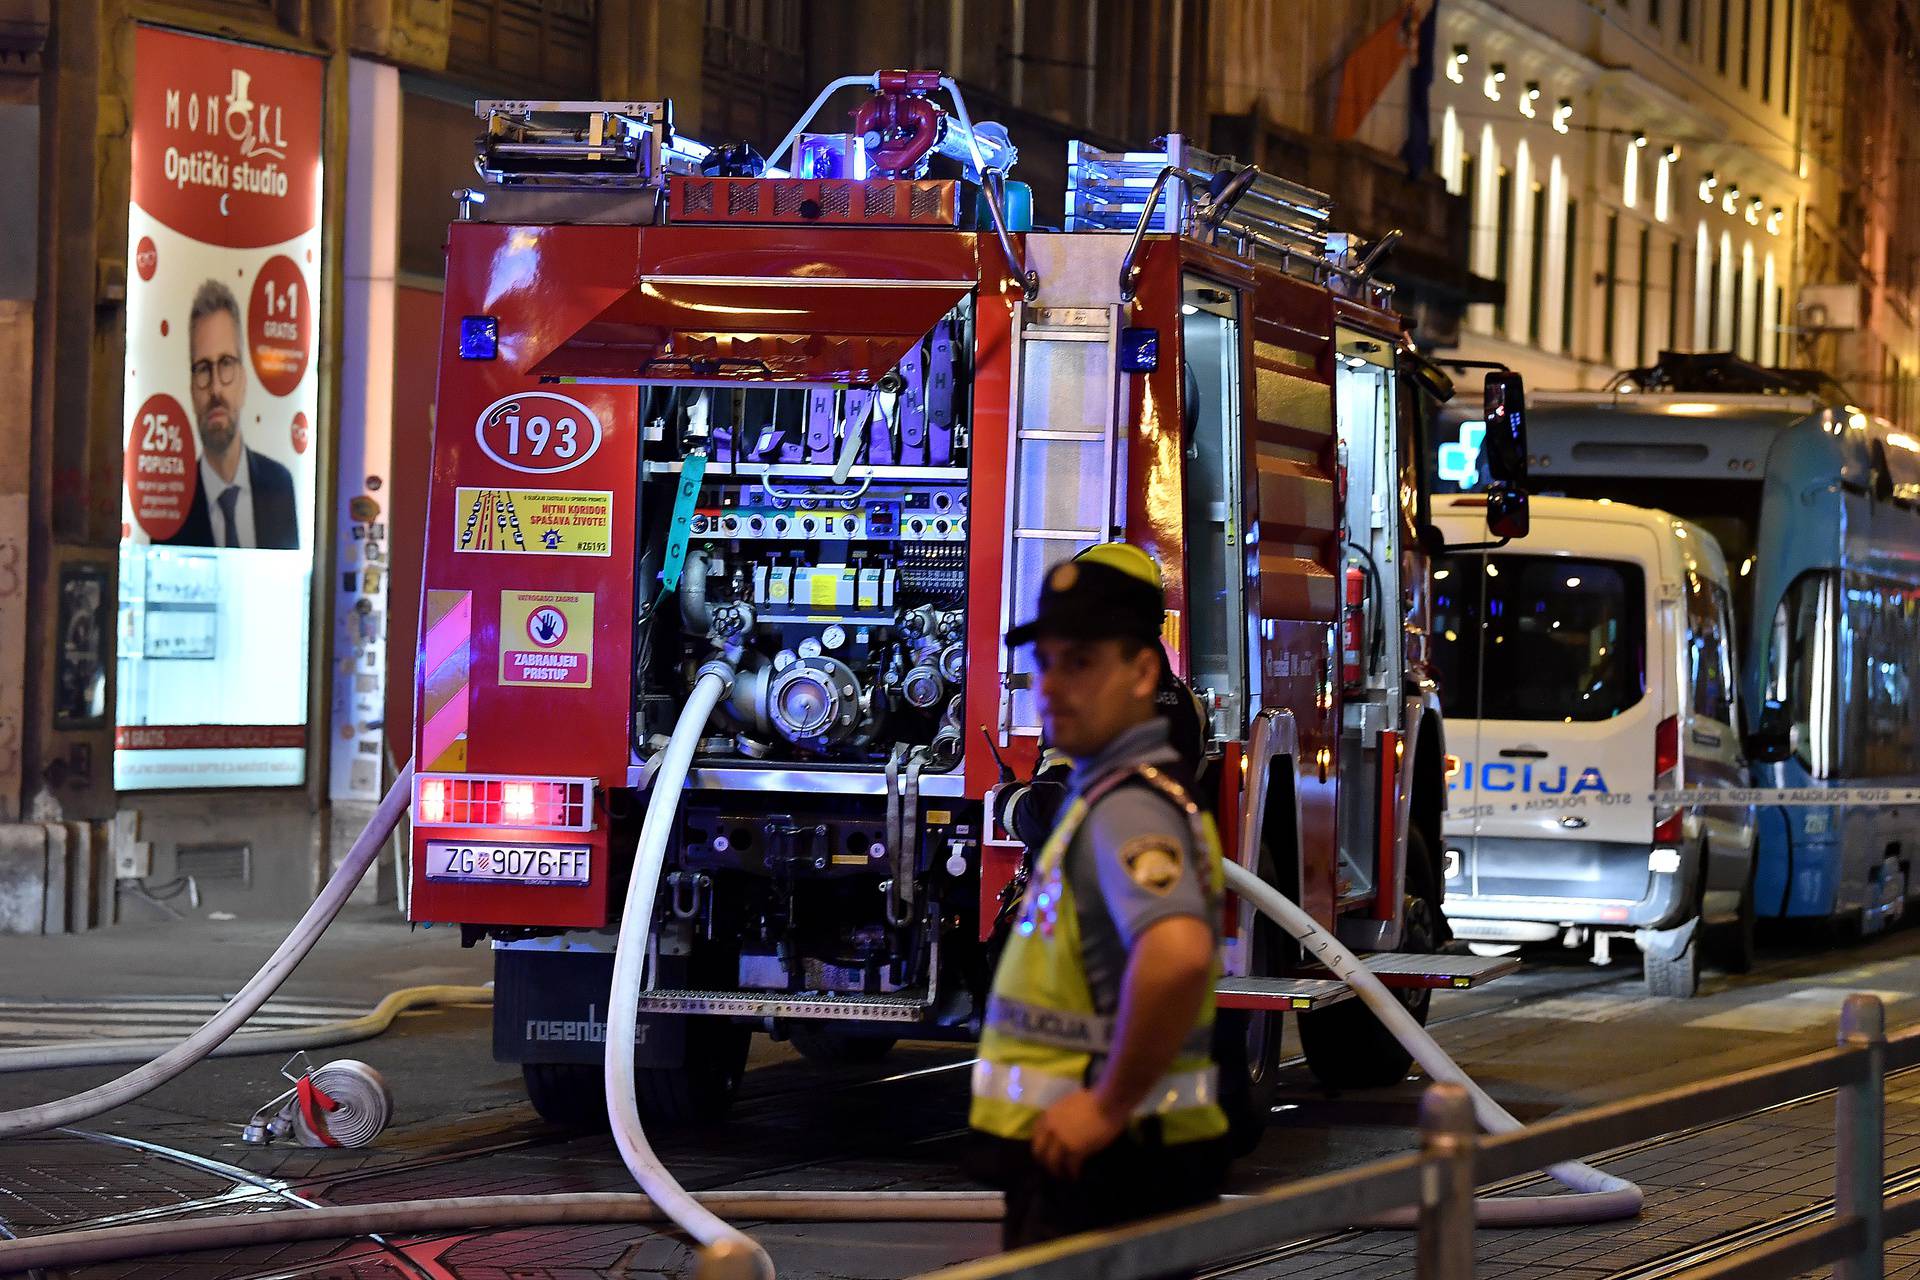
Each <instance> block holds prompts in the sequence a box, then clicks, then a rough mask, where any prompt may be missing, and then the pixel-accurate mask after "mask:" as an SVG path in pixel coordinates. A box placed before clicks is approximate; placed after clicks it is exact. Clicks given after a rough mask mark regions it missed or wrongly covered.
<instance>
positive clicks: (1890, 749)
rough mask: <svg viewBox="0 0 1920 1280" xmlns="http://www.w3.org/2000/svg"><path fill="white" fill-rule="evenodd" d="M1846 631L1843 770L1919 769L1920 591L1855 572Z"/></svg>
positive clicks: (1866, 774)
mask: <svg viewBox="0 0 1920 1280" xmlns="http://www.w3.org/2000/svg"><path fill="white" fill-rule="evenodd" d="M1844 586H1845V591H1844V597H1843V610H1842V615H1841V630H1840V648H1839V654H1840V663H1841V666H1840V674H1841V678H1842V679H1843V680H1844V681H1845V682H1846V685H1845V689H1844V692H1843V694H1842V696H1841V697H1840V699H1839V700H1838V701H1837V704H1836V705H1837V706H1839V707H1840V708H1842V709H1843V711H1844V712H1845V714H1844V715H1843V722H1844V728H1843V731H1842V751H1841V755H1840V767H1841V769H1842V771H1843V772H1845V773H1847V774H1850V775H1853V776H1856V777H1863V778H1885V777H1892V776H1896V775H1901V774H1907V773H1911V772H1912V771H1913V767H1914V760H1915V758H1916V754H1917V753H1920V726H1916V724H1915V720H1914V716H1915V711H1916V709H1917V708H1920V699H1916V697H1915V693H1914V688H1913V677H1912V675H1911V674H1910V673H1909V671H1908V665H1909V663H1911V661H1912V655H1913V654H1914V653H1915V651H1916V650H1917V649H1920V625H1916V623H1917V622H1920V619H1917V618H1916V610H1915V609H1914V607H1913V603H1912V600H1911V596H1912V595H1913V591H1914V588H1913V587H1911V586H1907V585H1905V584H1901V583H1898V582H1894V581H1892V580H1890V579H1886V578H1879V577H1869V576H1867V575H1865V574H1855V573H1849V574H1847V575H1846V578H1845V583H1844Z"/></svg>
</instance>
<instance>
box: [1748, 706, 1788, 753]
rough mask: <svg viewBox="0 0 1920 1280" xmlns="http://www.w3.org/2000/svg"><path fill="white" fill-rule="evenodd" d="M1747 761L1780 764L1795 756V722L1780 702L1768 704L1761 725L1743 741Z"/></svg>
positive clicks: (1761, 715) (1762, 715)
mask: <svg viewBox="0 0 1920 1280" xmlns="http://www.w3.org/2000/svg"><path fill="white" fill-rule="evenodd" d="M1741 746H1743V747H1744V748H1745V749H1746V753H1747V759H1749V760H1751V761H1753V762H1755V763H1756V764H1779V763H1780V762H1781V761H1782V760H1785V759H1786V758H1787V757H1788V756H1791V755H1792V754H1793V721H1792V719H1791V718H1789V717H1788V715H1787V709H1786V708H1785V707H1784V706H1782V705H1780V704H1779V703H1778V702H1768V703H1767V705H1766V709H1765V710H1763V711H1762V712H1761V713H1760V723H1759V724H1758V725H1757V726H1755V728H1754V731H1753V732H1752V733H1750V734H1748V735H1747V736H1746V737H1745V738H1743V739H1742V740H1741Z"/></svg>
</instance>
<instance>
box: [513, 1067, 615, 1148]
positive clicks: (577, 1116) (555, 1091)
mask: <svg viewBox="0 0 1920 1280" xmlns="http://www.w3.org/2000/svg"><path fill="white" fill-rule="evenodd" d="M520 1079H521V1081H522V1082H523V1083H525V1085H526V1087H527V1101H528V1102H531V1103H532V1104H533V1109H534V1111H535V1112H537V1113H538V1114H539V1116H540V1118H541V1119H542V1120H545V1121H546V1122H547V1123H548V1124H550V1125H556V1126H558V1127H559V1128H562V1129H581V1130H585V1131H586V1132H588V1133H604V1132H605V1131H606V1128H607V1086H606V1072H605V1070H604V1069H603V1068H602V1067H601V1066H600V1065H599V1064H598V1063H590V1062H523V1063H521V1064H520Z"/></svg>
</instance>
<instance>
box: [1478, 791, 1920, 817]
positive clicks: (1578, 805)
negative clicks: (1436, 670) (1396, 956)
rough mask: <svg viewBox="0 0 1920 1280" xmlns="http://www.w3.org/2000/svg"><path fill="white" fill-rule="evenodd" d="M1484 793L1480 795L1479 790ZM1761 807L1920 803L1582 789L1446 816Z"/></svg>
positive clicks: (1919, 794)
mask: <svg viewBox="0 0 1920 1280" xmlns="http://www.w3.org/2000/svg"><path fill="white" fill-rule="evenodd" d="M1483 794H1484V793H1483ZM1748 805H1754V806H1757V807H1761V808H1767V807H1773V806H1780V805H1786V806H1792V807H1797V808H1823V807H1827V806H1839V807H1857V806H1861V805H1873V806H1876V807H1882V808H1887V807H1892V806H1896V805H1920V787H1686V788H1682V789H1681V790H1678V791H1651V792H1649V791H1638V792H1635V791H1584V792H1581V793H1580V794H1578V795H1559V794H1549V795H1532V796H1528V797H1527V798H1525V799H1522V800H1509V801H1504V802H1502V801H1494V802H1491V803H1489V802H1485V801H1483V802H1481V803H1479V804H1471V805H1460V804H1452V805H1449V806H1448V808H1447V816H1448V817H1451V818H1490V817H1494V816H1496V815H1506V814H1527V813H1548V814H1554V815H1556V816H1557V815H1561V814H1567V813H1578V812H1587V813H1595V812H1606V811H1609V810H1634V809H1642V808H1658V809H1685V808H1710V809H1724V808H1734V807H1738V808H1745V807H1746V806H1748Z"/></svg>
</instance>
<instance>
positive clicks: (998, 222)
mask: <svg viewBox="0 0 1920 1280" xmlns="http://www.w3.org/2000/svg"><path fill="white" fill-rule="evenodd" d="M940 87H941V88H942V89H945V90H946V91H947V93H948V95H949V96H951V97H952V98H953V113H954V114H955V115H957V116H959V117H960V127H961V128H963V129H965V130H966V131H967V150H969V151H970V152H972V153H973V167H974V169H975V171H976V172H978V173H979V175H980V191H981V193H982V194H983V195H985V196H986V198H987V212H988V213H991V214H992V215H993V229H994V232H995V233H996V234H997V235H998V236H999V237H1000V252H1001V253H1004V254H1005V255H1007V265H1008V266H1009V267H1011V268H1012V269H1013V275H1014V278H1015V279H1016V280H1018V281H1019V282H1020V289H1021V292H1022V293H1024V294H1025V295H1026V299H1027V301H1028V302H1032V301H1033V300H1034V299H1035V298H1037V297H1039V296H1040V273H1039V272H1038V271H1035V270H1034V269H1033V268H1031V267H1029V266H1027V265H1026V264H1025V263H1024V262H1023V261H1022V260H1021V258H1020V255H1019V254H1018V253H1015V252H1014V249H1013V237H1012V236H1010V235H1008V234H1007V217H1006V214H1005V213H1004V212H1003V211H1002V209H1001V200H1000V186H999V183H1000V182H1001V181H1002V180H1004V179H1005V178H1006V174H1005V173H1004V172H1002V171H1000V170H997V169H988V168H987V161H986V157H984V156H982V155H981V154H980V143H979V141H978V135H977V134H976V133H975V132H974V128H973V117H972V116H971V115H969V114H967V100H966V98H964V97H962V96H961V94H960V86H959V85H958V84H956V83H954V79H953V77H952V76H941V77H940Z"/></svg>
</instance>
